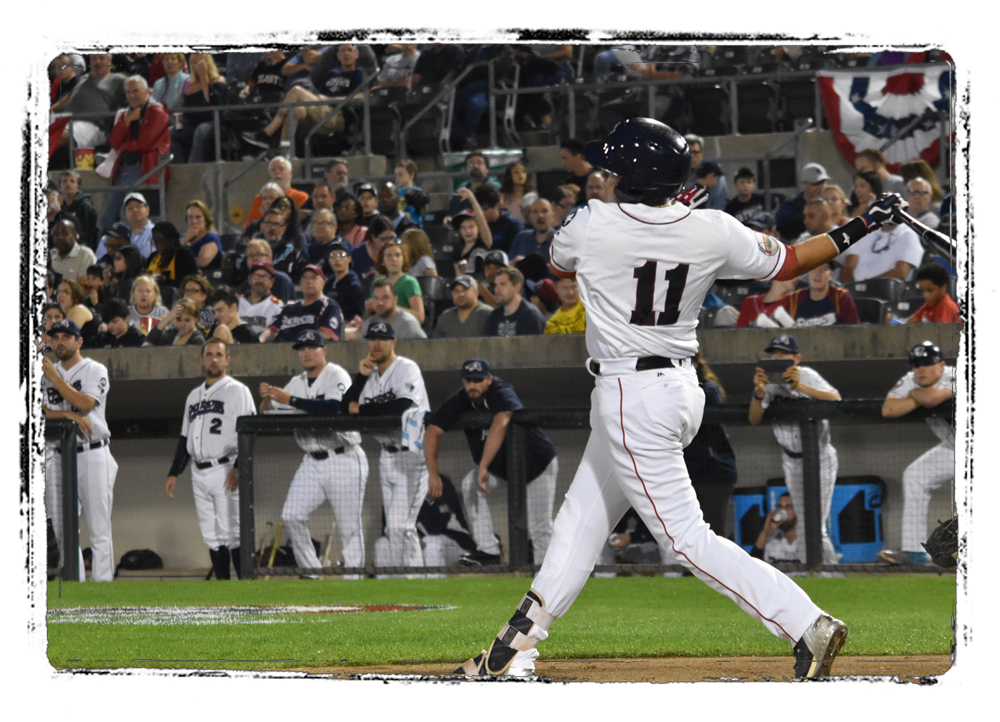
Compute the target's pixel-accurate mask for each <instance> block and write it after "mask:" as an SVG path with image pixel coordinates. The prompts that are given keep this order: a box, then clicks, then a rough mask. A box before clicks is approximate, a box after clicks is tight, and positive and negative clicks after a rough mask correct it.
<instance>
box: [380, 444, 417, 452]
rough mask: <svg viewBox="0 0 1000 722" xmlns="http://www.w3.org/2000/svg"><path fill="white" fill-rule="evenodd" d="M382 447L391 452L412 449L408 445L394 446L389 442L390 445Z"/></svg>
mask: <svg viewBox="0 0 1000 722" xmlns="http://www.w3.org/2000/svg"><path fill="white" fill-rule="evenodd" d="M382 448H383V449H385V450H386V451H388V452H389V453H390V454H395V453H396V452H397V451H409V450H410V449H409V447H406V446H393V445H392V444H389V445H388V446H383V447H382Z"/></svg>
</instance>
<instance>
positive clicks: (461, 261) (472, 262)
mask: <svg viewBox="0 0 1000 722" xmlns="http://www.w3.org/2000/svg"><path fill="white" fill-rule="evenodd" d="M456 195H458V196H459V197H461V198H463V199H467V200H468V201H469V204H470V206H471V209H470V210H465V209H463V210H460V211H458V212H457V213H456V214H455V215H454V216H452V218H451V221H450V223H451V227H452V228H453V229H454V230H455V231H456V232H457V233H458V240H459V241H460V243H456V244H455V251H454V252H453V253H452V256H451V260H452V263H454V264H455V275H456V276H461V275H462V274H463V273H466V272H470V273H471V272H475V271H476V270H477V268H476V266H477V261H478V259H479V258H481V257H482V256H484V255H485V254H486V253H487V252H488V251H489V250H490V249H491V248H492V247H493V234H492V233H490V226H489V223H488V222H487V220H486V214H485V213H483V208H482V206H480V205H479V201H478V200H476V196H475V193H474V192H473V191H470V190H469V189H468V188H459V189H458V190H457V191H456Z"/></svg>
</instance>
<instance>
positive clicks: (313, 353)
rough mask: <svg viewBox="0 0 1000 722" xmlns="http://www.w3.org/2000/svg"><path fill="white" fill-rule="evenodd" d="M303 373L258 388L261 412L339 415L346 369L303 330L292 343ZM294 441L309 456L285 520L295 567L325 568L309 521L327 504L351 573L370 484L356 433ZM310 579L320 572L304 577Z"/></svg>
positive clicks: (315, 334)
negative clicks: (330, 508) (283, 382)
mask: <svg viewBox="0 0 1000 722" xmlns="http://www.w3.org/2000/svg"><path fill="white" fill-rule="evenodd" d="M292 349H293V350H294V351H295V352H296V353H297V354H298V357H299V362H300V363H301V364H302V368H303V369H304V370H303V372H302V373H300V374H299V375H297V376H293V377H292V380H291V381H289V382H288V383H287V384H286V385H285V387H284V388H283V389H282V388H279V387H277V386H271V385H270V384H267V383H262V384H261V385H260V396H261V398H262V399H263V401H261V404H260V409H261V411H262V412H286V413H288V412H290V413H307V414H315V415H318V416H339V415H341V414H344V413H346V411H345V410H343V408H342V406H341V403H340V402H341V399H342V398H343V396H344V392H345V391H347V388H348V387H349V386H350V385H351V376H350V374H348V373H347V371H345V370H344V368H343V367H341V366H338V365H337V364H335V363H332V362H329V361H327V360H326V339H324V338H323V335H322V334H321V333H319V331H304V332H303V333H302V334H301V335H300V336H299V338H298V340H297V341H296V342H295V343H294V344H292ZM295 441H296V442H297V443H298V445H299V446H300V447H301V448H302V450H303V451H304V452H305V456H304V457H302V463H301V464H300V465H299V468H298V471H296V472H295V477H294V478H293V479H292V484H291V486H290V487H289V488H288V496H287V497H286V498H285V506H284V508H283V509H282V510H281V520H282V521H283V522H284V524H285V529H286V530H287V531H288V537H289V539H291V541H292V550H293V551H294V552H295V563H296V564H297V565H298V566H299V567H301V568H303V569H319V568H321V567H323V566H324V564H322V563H321V562H320V559H319V557H318V556H317V555H316V548H315V547H314V546H313V542H312V535H311V533H310V532H309V517H310V516H311V515H312V513H313V512H314V511H316V510H317V509H318V508H319V507H320V506H322V505H323V504H324V503H325V502H329V504H330V506H331V507H332V508H333V514H334V518H336V520H337V528H338V529H340V545H341V550H342V555H343V563H344V566H345V567H347V568H355V569H356V568H360V567H363V566H364V565H365V540H364V535H363V533H362V528H361V504H362V502H363V501H364V498H365V485H366V484H367V483H368V458H367V457H366V456H365V453H364V451H362V450H361V434H360V433H358V432H357V431H330V430H319V429H317V430H311V429H310V430H301V431H296V432H295ZM306 576H307V578H309V579H318V578H319V577H318V576H317V575H316V573H310V572H306ZM343 578H344V579H361V578H362V577H361V575H360V574H357V573H355V574H345V575H344V577H343Z"/></svg>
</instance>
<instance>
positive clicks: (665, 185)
mask: <svg viewBox="0 0 1000 722" xmlns="http://www.w3.org/2000/svg"><path fill="white" fill-rule="evenodd" d="M583 157H584V158H586V160H587V162H589V163H590V164H591V165H593V166H595V167H597V168H603V169H605V170H609V171H611V172H612V173H614V174H615V175H617V176H618V177H619V178H621V180H620V181H619V183H618V185H617V186H616V187H615V195H616V196H618V199H619V200H621V201H622V202H624V203H646V204H650V205H659V204H661V203H664V202H665V201H666V200H667V199H668V198H670V197H671V196H673V195H674V194H676V193H677V192H678V191H679V190H680V189H681V188H683V187H684V183H685V181H686V180H687V178H688V175H689V174H690V172H691V150H690V148H688V144H687V141H686V140H684V136H682V135H681V134H680V133H678V132H677V131H675V130H674V129H673V128H671V127H670V126H668V125H664V124H663V123H661V122H660V121H658V120H653V119H652V118H628V119H627V120H623V121H622V122H620V123H619V124H618V125H616V126H615V127H614V129H613V130H612V131H611V133H609V134H608V137H607V138H606V139H605V140H604V141H603V142H602V141H599V140H595V141H591V142H589V143H587V144H586V145H584V146H583Z"/></svg>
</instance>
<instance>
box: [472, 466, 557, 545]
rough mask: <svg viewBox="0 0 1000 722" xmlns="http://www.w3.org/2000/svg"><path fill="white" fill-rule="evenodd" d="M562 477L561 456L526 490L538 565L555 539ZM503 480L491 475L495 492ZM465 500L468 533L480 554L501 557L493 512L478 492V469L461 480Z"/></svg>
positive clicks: (490, 482)
mask: <svg viewBox="0 0 1000 722" xmlns="http://www.w3.org/2000/svg"><path fill="white" fill-rule="evenodd" d="M558 475H559V457H558V456H554V457H552V461H551V462H550V463H549V465H548V466H546V467H545V470H544V471H543V472H542V473H541V474H539V475H538V476H537V477H536V478H535V479H532V480H531V482H530V483H528V485H527V488H526V490H525V494H526V496H527V503H528V533H529V534H530V535H531V549H532V552H533V553H534V557H535V563H536V564H541V563H542V560H543V559H545V552H546V550H548V548H549V539H551V538H552V508H553V506H554V504H555V496H556V478H557V477H558ZM501 481H503V480H502V479H500V478H499V477H496V476H493V474H490V478H489V485H490V490H491V491H492V490H493V489H495V488H496V487H497V484H499V483H500V482H501ZM462 499H463V501H464V502H465V514H466V516H467V517H468V519H469V530H470V531H471V532H472V538H473V540H474V541H475V542H476V547H477V548H478V549H479V551H481V552H483V553H485V554H499V553H500V546H499V544H498V542H497V538H496V536H494V533H493V515H492V514H491V513H490V501H489V497H488V496H486V495H484V494H483V493H482V492H481V491H479V469H478V468H474V469H473V470H472V471H470V472H469V473H468V474H466V475H465V478H464V479H462Z"/></svg>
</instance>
